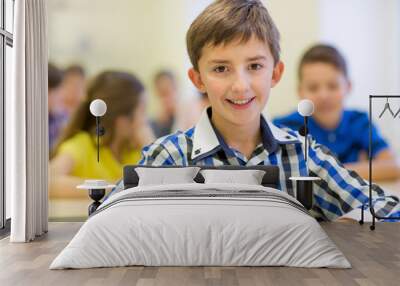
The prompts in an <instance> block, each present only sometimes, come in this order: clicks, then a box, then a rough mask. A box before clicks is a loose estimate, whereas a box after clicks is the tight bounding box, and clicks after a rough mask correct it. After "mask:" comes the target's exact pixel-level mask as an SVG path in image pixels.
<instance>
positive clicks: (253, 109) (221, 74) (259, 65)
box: [120, 0, 400, 220]
mask: <svg viewBox="0 0 400 286" xmlns="http://www.w3.org/2000/svg"><path fill="white" fill-rule="evenodd" d="M187 49H188V53H189V56H190V60H191V62H192V65H193V67H192V68H191V69H190V70H189V72H188V75H189V78H190V79H191V81H192V82H193V84H194V85H195V86H196V87H197V89H198V90H199V91H200V92H201V93H205V94H207V96H208V98H209V101H210V105H211V107H209V108H208V109H207V110H205V111H204V113H203V114H202V116H201V118H200V120H199V122H198V123H197V124H196V125H195V126H194V127H193V128H191V129H189V130H187V131H185V132H176V133H174V134H170V135H167V136H164V137H162V138H159V139H158V140H156V141H155V142H154V143H153V144H151V145H149V146H146V147H145V148H144V149H143V150H142V155H143V157H142V160H141V162H140V164H143V165H154V166H164V165H178V166H188V165H214V166H217V165H242V166H251V165H276V166H278V167H279V169H280V180H279V189H280V190H282V191H284V192H287V193H289V194H291V195H293V187H294V186H293V184H292V181H291V180H290V179H289V177H291V176H300V175H307V171H306V166H305V160H304V152H303V150H304V146H303V144H302V142H304V138H302V137H301V136H300V135H299V134H298V133H297V132H294V131H290V130H283V129H279V128H278V127H276V126H274V125H273V124H272V123H270V122H268V121H267V120H266V119H265V118H264V117H263V116H262V115H261V111H262V110H263V109H264V107H265V105H266V103H267V100H268V97H269V95H270V90H271V88H273V87H274V86H275V85H276V84H278V82H279V80H280V79H281V76H282V73H283V70H284V65H283V63H282V62H281V60H280V57H279V54H280V46H279V32H278V30H277V28H276V27H275V24H274V22H273V20H272V19H271V17H270V16H269V14H268V11H267V10H266V8H265V7H264V6H263V5H262V3H261V2H260V1H258V0H247V1H245V0H219V1H215V2H213V3H212V4H211V5H209V6H208V7H207V8H206V9H205V10H204V11H203V12H202V13H201V14H200V15H199V16H198V17H197V18H196V19H195V21H194V22H193V23H192V25H191V27H190V29H189V31H188V33H187ZM309 155H310V162H309V168H310V173H311V175H314V176H318V177H320V178H321V181H319V182H318V183H316V185H315V187H314V202H315V204H314V206H313V208H312V210H311V213H312V214H313V215H314V216H315V217H316V218H319V219H323V220H334V219H336V218H338V217H340V216H342V215H343V214H345V213H347V212H349V211H351V210H352V209H354V208H357V207H360V206H361V205H362V204H363V203H366V202H367V201H368V185H367V183H366V182H365V181H364V180H362V179H361V178H360V177H359V176H358V175H357V174H356V173H355V172H352V171H349V170H346V169H345V168H344V167H343V166H342V165H341V164H340V163H339V162H338V161H337V160H336V159H335V157H334V156H332V155H331V153H330V151H329V150H328V149H326V148H325V147H323V146H322V145H318V144H316V143H315V142H313V143H312V144H311V146H310V149H309ZM120 187H122V186H120ZM374 192H375V194H377V195H379V196H383V195H384V194H383V191H382V190H381V189H380V188H379V187H377V186H374ZM375 208H376V209H377V211H379V213H380V214H381V215H392V214H397V213H399V210H400V207H399V205H398V204H397V202H396V201H394V200H392V199H386V200H382V201H380V202H378V203H376V204H375Z"/></svg>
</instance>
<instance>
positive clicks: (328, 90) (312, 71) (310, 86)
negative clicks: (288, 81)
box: [299, 62, 350, 123]
mask: <svg viewBox="0 0 400 286" xmlns="http://www.w3.org/2000/svg"><path fill="white" fill-rule="evenodd" d="M300 72H301V81H300V85H299V95H300V97H301V98H307V99H310V100H312V101H313V102H314V105H315V112H314V117H316V118H317V119H318V118H321V119H322V118H323V119H324V121H330V120H331V119H332V120H337V118H338V116H339V115H340V114H341V113H342V110H343V103H344V98H345V96H346V94H347V93H348V92H349V91H350V83H349V81H348V79H347V78H346V77H345V76H344V74H343V73H342V72H341V71H339V70H338V69H337V68H335V67H334V66H333V65H331V64H328V63H323V62H316V63H308V64H305V65H304V66H303V67H302V69H301V71H300ZM328 123H329V122H328Z"/></svg>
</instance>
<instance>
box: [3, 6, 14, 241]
mask: <svg viewBox="0 0 400 286" xmlns="http://www.w3.org/2000/svg"><path fill="white" fill-rule="evenodd" d="M13 23H14V0H0V229H1V230H2V231H1V232H0V235H1V234H2V232H3V231H4V230H5V231H7V229H6V226H7V227H9V218H10V216H11V212H10V207H9V202H10V200H9V197H10V195H9V194H8V193H6V190H5V181H4V180H5V174H4V173H5V168H4V166H5V162H4V161H5V160H4V159H5V158H4V157H5V150H4V139H5V135H4V132H5V122H4V121H5V120H4V119H5V116H4V114H5V99H6V98H7V97H8V96H9V93H10V92H11V68H12V64H13V63H12V47H13V30H14V27H13V26H14V24H13Z"/></svg>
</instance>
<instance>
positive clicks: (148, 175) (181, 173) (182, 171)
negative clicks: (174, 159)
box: [135, 167, 200, 186]
mask: <svg viewBox="0 0 400 286" xmlns="http://www.w3.org/2000/svg"><path fill="white" fill-rule="evenodd" d="M199 170H200V168H199V167H182V168H143V167H137V168H135V171H136V173H137V174H138V176H139V183H138V186H149V185H167V184H169V185H170V184H186V183H195V181H194V180H193V179H194V178H195V177H196V175H197V173H198V172H199Z"/></svg>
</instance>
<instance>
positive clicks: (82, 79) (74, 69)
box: [62, 65, 86, 117]
mask: <svg viewBox="0 0 400 286" xmlns="http://www.w3.org/2000/svg"><path fill="white" fill-rule="evenodd" d="M62 89H63V106H64V109H65V112H66V113H67V114H68V116H69V117H71V116H72V115H73V113H74V112H75V111H76V110H77V109H78V107H79V105H80V104H81V102H82V101H84V100H85V96H86V75H85V70H84V69H83V67H81V66H80V65H71V66H69V67H67V68H66V69H65V70H64V79H63V81H62Z"/></svg>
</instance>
